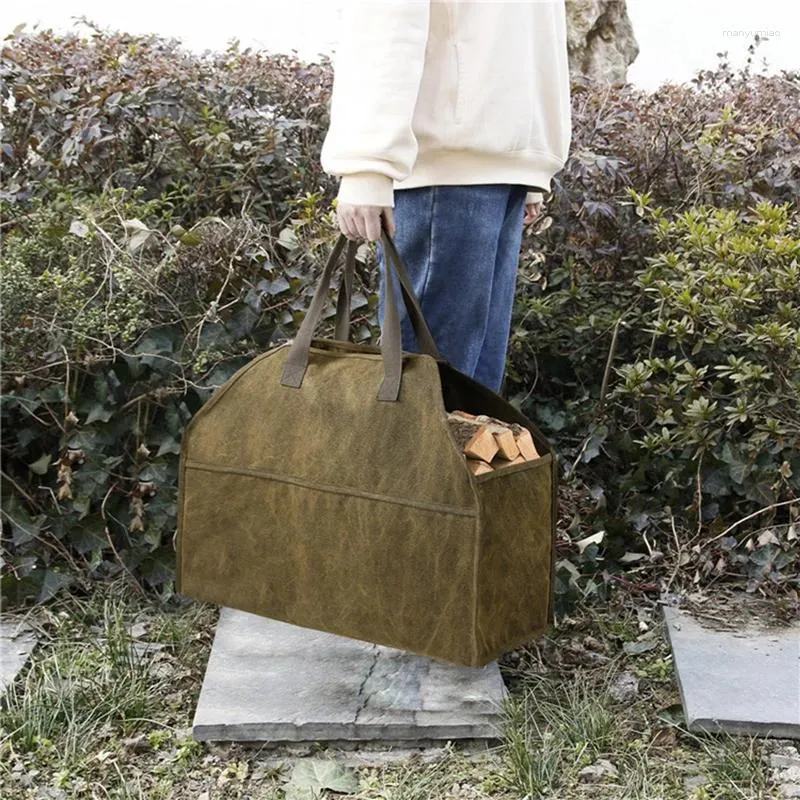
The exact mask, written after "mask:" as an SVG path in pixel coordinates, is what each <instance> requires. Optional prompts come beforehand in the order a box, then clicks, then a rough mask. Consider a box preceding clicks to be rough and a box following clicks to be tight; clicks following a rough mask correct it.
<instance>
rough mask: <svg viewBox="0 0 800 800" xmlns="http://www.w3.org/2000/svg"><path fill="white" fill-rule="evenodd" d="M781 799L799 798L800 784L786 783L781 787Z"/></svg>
mask: <svg viewBox="0 0 800 800" xmlns="http://www.w3.org/2000/svg"><path fill="white" fill-rule="evenodd" d="M781 797H785V798H787V800H788V798H790V797H800V784H798V783H786V784H784V785H783V786H781Z"/></svg>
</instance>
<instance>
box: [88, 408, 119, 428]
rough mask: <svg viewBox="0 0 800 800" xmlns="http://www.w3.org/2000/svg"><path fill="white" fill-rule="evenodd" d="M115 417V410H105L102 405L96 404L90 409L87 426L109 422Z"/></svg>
mask: <svg viewBox="0 0 800 800" xmlns="http://www.w3.org/2000/svg"><path fill="white" fill-rule="evenodd" d="M113 416H114V410H113V409H111V408H105V407H104V406H103V404H102V403H95V404H94V405H92V406H91V407H90V408H89V413H88V414H87V415H86V421H85V422H84V424H85V425H90V424H91V423H92V422H97V420H100V422H108V421H109V420H110V419H111V417H113Z"/></svg>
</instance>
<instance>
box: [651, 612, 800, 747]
mask: <svg viewBox="0 0 800 800" xmlns="http://www.w3.org/2000/svg"><path fill="white" fill-rule="evenodd" d="M664 617H665V619H666V622H667V630H668V632H669V638H670V642H671V644H672V653H673V657H674V660H675V669H676V672H677V676H678V685H679V687H680V691H681V698H682V700H683V708H684V711H685V714H686V720H687V724H688V726H689V730H691V731H720V730H724V731H727V732H729V733H735V734H747V735H758V736H776V737H783V738H792V739H800V624H794V625H792V626H790V627H786V628H773V629H771V630H763V629H762V628H756V627H755V626H753V627H752V628H751V627H745V628H742V629H740V630H736V631H722V630H713V629H711V628H708V627H705V626H703V625H702V624H701V623H700V622H699V621H698V620H696V619H694V618H693V617H692V616H690V615H689V614H688V613H687V612H685V611H682V610H680V609H678V608H672V607H668V606H667V607H665V608H664Z"/></svg>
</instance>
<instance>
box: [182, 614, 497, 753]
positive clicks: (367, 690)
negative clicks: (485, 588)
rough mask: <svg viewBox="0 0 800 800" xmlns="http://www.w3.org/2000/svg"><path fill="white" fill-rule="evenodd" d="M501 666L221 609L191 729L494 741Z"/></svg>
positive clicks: (259, 736) (255, 737) (232, 734)
mask: <svg viewBox="0 0 800 800" xmlns="http://www.w3.org/2000/svg"><path fill="white" fill-rule="evenodd" d="M505 695H506V689H505V685H504V684H503V679H502V677H501V675H500V670H499V667H498V666H497V664H496V663H492V664H489V665H488V666H486V667H482V668H477V669H476V668H472V667H459V666H454V665H451V664H446V663H444V662H441V661H436V660H435V659H431V658H425V657H422V656H415V655H411V654H409V653H406V652H403V651H401V650H395V649H393V648H389V647H381V646H378V645H373V644H368V643H366V642H360V641H356V640H354V639H348V638H345V637H342V636H335V635H333V634H330V633H321V632H319V631H312V630H308V629H306V628H299V627H297V626H294V625H288V624H286V623H284V622H278V621H276V620H271V619H266V618H264V617H260V616H258V615H255V614H248V613H246V612H244V611H239V610H236V609H231V608H222V609H221V611H220V617H219V621H218V623H217V629H216V633H215V635H214V643H213V645H212V648H211V655H210V657H209V661H208V666H207V668H206V674H205V677H204V679H203V686H202V688H201V690H200V697H199V700H198V704H197V709H196V711H195V716H194V721H193V725H192V733H193V735H194V737H195V738H196V739H198V740H202V741H237V742H328V743H332V742H334V743H335V742H371V743H376V742H396V743H398V744H400V743H401V742H402V743H404V744H405V745H408V744H409V743H412V744H413V743H414V742H419V741H420V740H425V741H441V740H470V741H476V740H495V739H499V738H500V737H501V735H502V710H501V709H502V704H503V700H504V698H505Z"/></svg>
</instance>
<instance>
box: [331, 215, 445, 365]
mask: <svg viewBox="0 0 800 800" xmlns="http://www.w3.org/2000/svg"><path fill="white" fill-rule="evenodd" d="M381 221H382V222H383V220H381ZM387 240H388V245H387ZM357 247H358V245H357V243H354V242H351V243H350V247H349V248H348V250H347V257H346V258H345V264H344V272H343V273H342V278H341V280H340V281H339V296H338V298H337V303H336V327H335V333H334V338H335V339H337V340H338V341H340V342H346V341H348V339H349V338H350V302H351V298H352V295H353V277H354V275H355V252H356V250H357ZM383 247H384V253H385V260H386V261H388V260H389V259H390V258H393V259H394V263H395V266H396V274H397V277H398V280H399V282H400V291H401V292H402V295H403V304H404V305H405V307H406V313H407V314H408V318H409V321H410V322H411V327H412V329H413V330H414V335H415V336H416V339H417V342H418V343H419V347H420V350H421V351H422V352H423V353H426V354H427V355H429V356H432V357H433V358H435V359H437V360H439V361H441V360H442V356H441V355H440V353H439V348H438V347H437V346H436V342H435V341H434V338H433V334H432V333H431V330H430V328H429V327H428V323H427V322H426V321H425V317H424V316H423V314H422V307H421V306H420V304H419V300H417V296H416V294H415V293H414V287H413V285H412V283H411V278H410V277H409V275H408V271H407V270H406V267H405V264H403V259H402V258H401V257H400V253H399V252H398V250H397V245H396V244H395V243H394V242H393V241H392V239H391V237H389V236H387V237H386V239H385V240H384V241H383Z"/></svg>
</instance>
